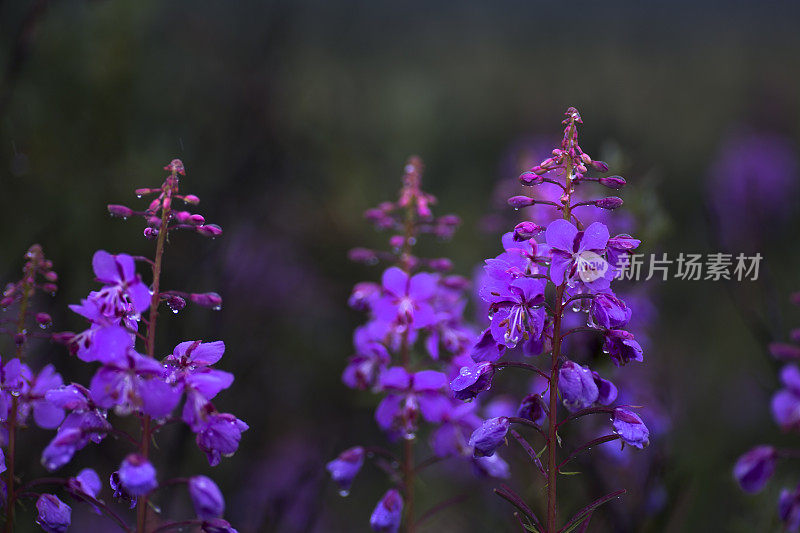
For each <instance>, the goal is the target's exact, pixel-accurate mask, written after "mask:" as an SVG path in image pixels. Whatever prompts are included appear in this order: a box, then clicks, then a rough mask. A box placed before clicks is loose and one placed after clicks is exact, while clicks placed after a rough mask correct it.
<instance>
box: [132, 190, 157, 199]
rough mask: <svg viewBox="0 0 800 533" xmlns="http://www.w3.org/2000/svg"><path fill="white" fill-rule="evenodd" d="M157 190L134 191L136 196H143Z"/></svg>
mask: <svg viewBox="0 0 800 533" xmlns="http://www.w3.org/2000/svg"><path fill="white" fill-rule="evenodd" d="M157 190H158V189H136V191H134V192H136V196H139V197H141V196H144V195H145V194H152V193H154V192H156V191H157Z"/></svg>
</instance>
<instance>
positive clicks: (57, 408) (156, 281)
mask: <svg viewBox="0 0 800 533" xmlns="http://www.w3.org/2000/svg"><path fill="white" fill-rule="evenodd" d="M165 170H167V171H168V172H169V174H168V176H167V177H166V179H165V180H164V182H163V184H162V185H161V186H160V187H157V188H148V189H139V190H137V191H136V194H137V196H139V197H142V196H144V195H156V198H155V199H154V200H152V201H151V203H150V205H149V207H148V208H147V209H146V210H145V211H142V212H137V211H134V210H133V209H130V208H128V207H125V206H121V205H110V206H108V210H109V212H110V213H111V214H112V215H114V216H120V217H123V218H127V217H131V216H141V217H143V218H144V219H145V220H146V223H147V227H146V228H145V230H144V235H145V237H146V238H148V239H151V240H155V242H156V251H155V258H154V259H153V260H150V259H147V258H145V257H133V256H130V255H127V254H124V253H121V254H110V253H108V252H105V251H102V250H101V251H98V252H96V253H95V254H94V257H93V259H92V267H93V269H94V274H95V277H96V279H97V281H98V282H99V283H100V284H101V287H100V288H99V290H96V291H92V292H91V293H89V295H88V297H87V298H85V299H84V300H83V301H82V302H81V303H80V304H78V305H72V306H70V308H71V309H72V310H73V311H75V312H76V313H78V314H79V315H81V316H82V317H84V318H85V319H87V320H88V322H89V327H88V329H86V330H85V331H82V332H80V333H77V334H75V333H71V332H62V333H56V334H53V335H52V338H53V339H54V340H56V341H59V342H61V343H64V344H66V345H67V346H68V347H69V351H70V353H71V354H73V355H75V356H76V357H78V358H79V359H80V360H82V361H85V362H87V363H93V364H98V365H99V366H98V368H97V370H96V372H95V374H94V377H93V378H92V379H91V382H90V384H89V386H88V387H86V386H83V385H81V384H78V383H71V384H67V385H65V384H64V383H63V380H62V378H61V376H59V375H58V374H57V373H56V372H55V370H54V369H53V367H52V366H51V365H48V366H46V367H45V368H44V369H43V370H42V371H41V372H40V373H39V374H38V376H37V375H34V374H33V373H32V372H31V371H30V370H29V369H28V368H27V367H26V366H25V365H24V364H23V363H21V362H20V360H19V358H17V359H12V360H9V361H7V362H6V363H5V365H3V367H2V372H0V377H2V391H1V392H0V419H2V420H3V421H4V425H6V426H7V427H8V435H9V438H8V441H9V446H8V450H9V454H10V455H11V457H12V458H13V453H14V433H15V432H14V425H15V423H16V425H23V424H25V423H26V419H27V417H28V413H30V412H33V418H34V420H35V422H36V423H37V424H38V425H39V426H41V427H44V428H47V429H56V434H55V436H54V437H53V439H52V440H51V441H50V443H49V444H48V445H47V447H46V448H45V449H44V450H43V452H42V456H41V462H42V465H43V466H44V467H45V468H46V469H47V470H48V471H51V472H52V471H56V470H58V469H60V468H62V467H64V466H65V465H67V464H68V463H70V462H71V461H72V460H73V458H74V457H75V455H76V453H77V452H79V451H80V450H81V449H82V448H84V447H86V446H87V445H89V444H90V443H100V442H101V441H103V439H104V438H105V437H106V436H108V435H113V436H114V437H119V438H121V440H124V441H128V442H129V443H130V444H131V445H132V450H131V452H130V453H128V454H127V455H126V456H125V457H124V458H122V460H121V462H120V465H119V468H118V470H116V471H114V472H112V473H111V474H110V477H109V486H110V488H111V489H112V490H113V493H114V497H115V498H116V499H117V500H122V501H125V502H128V504H129V506H130V508H131V509H133V508H134V507H136V508H137V510H136V526H135V531H137V533H143V532H145V531H154V530H156V529H158V530H159V531H161V530H167V529H173V528H177V527H183V526H196V527H199V528H200V529H201V530H202V531H204V532H206V533H212V532H213V533H224V532H229V533H232V532H235V529H233V527H232V526H231V525H230V524H229V523H228V522H227V521H225V520H224V519H223V518H222V516H223V514H224V511H225V502H224V499H223V497H222V494H221V492H220V490H219V488H218V487H217V486H216V484H215V483H214V482H213V481H212V480H211V479H210V478H208V477H206V476H202V475H198V476H193V477H189V478H178V479H174V480H164V481H161V482H160V481H159V479H158V472H157V470H156V467H155V466H154V464H153V462H151V444H152V443H153V442H155V437H156V436H157V434H158V432H159V431H160V430H161V429H162V428H163V427H165V426H166V425H168V424H172V423H175V422H183V423H184V424H186V425H187V426H188V427H189V429H190V430H191V431H192V432H193V433H194V434H195V437H196V442H197V446H198V447H199V448H200V450H201V451H202V452H204V453H205V455H206V457H207V459H208V462H209V464H210V465H211V466H216V465H217V464H219V462H220V460H221V457H222V456H230V455H232V454H233V453H234V452H236V450H237V449H238V446H239V441H240V439H241V434H242V432H243V431H245V430H247V429H248V426H247V424H245V423H244V422H243V421H241V420H239V419H238V418H236V416H234V415H232V414H230V413H223V412H219V411H218V410H217V409H216V407H215V406H214V403H213V400H214V398H215V397H216V396H217V394H219V393H220V392H221V391H223V390H225V389H227V388H228V387H230V386H231V384H232V383H233V375H232V374H230V373H228V372H225V371H222V370H218V369H216V368H213V365H215V364H216V363H218V362H219V360H220V359H221V358H222V355H223V353H224V351H225V345H224V343H223V342H222V341H214V342H203V341H201V340H194V341H186V342H181V343H179V344H178V345H177V346H176V347H175V349H174V350H173V351H172V353H171V354H170V355H168V356H166V357H165V358H163V359H158V358H156V344H155V340H156V337H155V331H156V323H157V319H158V308H159V306H160V305H161V303H165V304H166V305H167V306H168V307H169V308H170V309H171V310H172V311H173V312H175V313H177V312H178V311H180V310H181V309H183V308H184V307H185V306H186V305H187V302H192V303H194V304H196V305H199V306H202V307H208V308H212V309H219V308H220V307H221V303H222V300H221V298H220V296H219V295H218V294H216V293H213V292H210V293H185V292H180V291H172V290H163V289H161V288H160V278H161V273H162V267H163V259H164V251H165V248H166V243H167V235H168V234H169V233H170V232H171V231H173V230H178V229H185V230H190V231H193V232H196V233H198V234H200V235H203V236H207V237H212V238H213V237H216V236H218V235H220V234H221V233H222V230H221V229H220V228H219V226H216V225H213V224H206V223H205V220H204V218H203V217H202V216H201V215H199V214H192V213H190V212H188V211H183V210H178V209H176V208H175V206H174V204H175V203H176V202H178V201H181V202H183V203H184V204H187V205H193V204H197V203H198V202H199V198H197V197H196V196H194V195H181V194H180V192H179V176H183V175H185V171H184V167H183V164H182V163H181V161H180V160H177V159H176V160H173V161H172V162H171V163H170V164H169V165H167V166H166V167H165ZM28 257H29V262H28V263H27V264H26V267H25V274H26V277H25V278H23V281H22V282H21V285H20V284H17V285H12V286H9V287H8V288H7V290H6V292H5V295H4V300H3V301H2V304H3V305H4V306H6V307H7V306H8V305H11V304H13V303H14V302H15V301H16V300H17V299H21V300H22V303H21V304H20V307H21V312H20V317H21V318H20V322H19V324H20V325H19V328H18V332H17V337H18V338H19V341H18V343H17V344H18V346H19V350H21V348H22V346H23V345H24V342H25V330H24V329H23V326H22V318H24V316H25V306H26V302H27V300H28V298H29V296H30V293H31V291H32V290H33V289H34V288H40V287H39V285H36V284H35V279H34V278H35V275H36V274H41V275H42V276H43V277H44V278H45V280H46V281H47V283H46V285H48V286H47V287H45V286H42V287H41V288H44V289H45V290H48V289H49V286H50V285H52V284H53V283H54V282H55V280H56V276H55V274H54V273H52V271H50V266H51V265H49V262H47V261H45V260H44V259H43V256H42V255H41V249H40V248H36V247H34V248H31V251H30V252H29V254H28ZM137 261H138V262H144V263H146V264H148V265H149V266H150V269H151V270H152V283H151V284H147V283H146V282H145V281H143V279H142V277H141V276H140V275H139V274H138V273H137V271H136V263H137ZM49 290H50V291H52V290H55V288H54V285H53V288H50V289H49ZM36 321H37V322H38V323H39V324H42V325H47V324H49V317H47V316H45V315H41V314H39V315H36ZM142 326H143V327H142ZM20 335H21V337H20ZM137 343H139V344H140V346H141V347H140V348H138V349H137ZM182 400H183V407H182V410H181V414H180V416H174V415H173V413H174V411H175V410H176V409H177V408H178V406H179V404H180V403H181V401H182ZM112 412H113V413H114V414H115V415H116V417H120V418H121V417H126V416H130V415H133V416H135V417H137V418H138V419H139V421H140V425H141V431H140V433H139V435H138V436H134V435H133V434H131V433H129V432H127V431H126V430H125V429H122V428H123V427H126V425H121V424H117V425H116V427H115V423H116V422H118V420H116V419H115V418H114V417H110V416H109V415H110V413H112ZM9 454H7V455H9ZM12 464H13V463H12ZM7 480H8V481H7V492H8V497H7V502H8V507H7V512H6V520H7V523H8V524H13V511H14V505H15V504H16V502H17V500H18V499H19V498H21V497H23V495H24V496H25V497H27V496H29V495H31V494H34V495H37V494H38V493H36V492H33V491H32V490H31V488H32V487H34V486H36V487H37V488H38V487H39V486H43V485H53V486H60V487H62V488H63V489H64V490H65V491H66V493H67V494H69V495H70V496H72V497H73V499H75V500H77V501H83V502H86V503H88V504H89V505H90V506H91V507H92V508H93V509H94V510H95V511H96V512H98V514H101V513H104V514H106V515H107V516H108V517H109V518H111V519H112V520H113V521H114V522H115V523H116V524H117V526H118V527H119V529H121V530H122V531H134V528H132V527H131V526H129V525H128V524H127V522H126V520H125V518H124V517H123V515H121V514H119V513H118V512H116V511H115V510H114V509H112V508H111V507H110V506H109V505H107V504H106V503H105V502H104V501H103V500H101V499H100V498H99V494H100V491H101V489H102V486H103V484H102V482H101V478H100V476H99V475H98V474H97V473H96V472H95V471H94V470H92V469H89V468H86V469H83V470H81V471H80V473H79V474H77V475H76V476H75V477H67V478H56V477H47V478H42V479H39V480H33V481H31V482H29V483H28V484H26V485H25V486H23V487H21V489H20V492H17V491H15V490H14V489H15V487H14V484H15V480H14V473H13V467H10V468H9V475H8V477H7ZM176 484H185V485H186V486H187V488H188V492H189V495H190V497H191V500H192V503H193V505H194V510H195V517H194V518H191V519H186V520H181V521H179V522H174V521H168V520H165V519H162V518H161V517H160V516H159V511H157V507H155V506H152V505H151V504H149V500H150V499H151V497H153V496H154V492H155V491H156V490H158V489H159V488H162V487H166V486H172V485H176ZM36 508H37V510H38V520H37V523H38V524H39V525H40V526H41V527H42V529H44V530H45V531H48V532H61V531H66V530H67V528H68V527H69V524H70V519H71V508H70V506H69V505H67V504H66V503H64V502H63V501H61V500H60V499H59V498H58V496H56V495H55V494H49V493H41V494H38V500H37V503H36Z"/></svg>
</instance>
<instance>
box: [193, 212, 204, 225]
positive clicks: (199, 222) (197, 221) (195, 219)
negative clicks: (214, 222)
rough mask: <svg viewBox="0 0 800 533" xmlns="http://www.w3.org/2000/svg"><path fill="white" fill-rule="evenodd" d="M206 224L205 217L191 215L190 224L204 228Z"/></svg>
mask: <svg viewBox="0 0 800 533" xmlns="http://www.w3.org/2000/svg"><path fill="white" fill-rule="evenodd" d="M205 223H206V219H205V217H203V215H198V214H194V215H190V216H189V224H194V225H196V226H202V225H203V224H205Z"/></svg>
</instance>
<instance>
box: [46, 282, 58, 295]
mask: <svg viewBox="0 0 800 533" xmlns="http://www.w3.org/2000/svg"><path fill="white" fill-rule="evenodd" d="M42 290H43V291H44V292H49V293H53V292H56V291H57V290H58V285H56V284H55V283H44V284H42Z"/></svg>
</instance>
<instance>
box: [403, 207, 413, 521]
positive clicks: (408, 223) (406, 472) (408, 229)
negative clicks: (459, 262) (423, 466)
mask: <svg viewBox="0 0 800 533" xmlns="http://www.w3.org/2000/svg"><path fill="white" fill-rule="evenodd" d="M415 203H416V202H415V199H413V198H412V199H411V201H410V202H409V203H408V206H407V207H406V217H405V224H404V229H405V235H404V238H403V250H402V253H401V256H400V268H402V269H403V270H404V271H405V272H406V274H408V275H409V276H411V261H410V256H411V248H412V247H413V246H414V244H413V243H414V233H415V217H414V205H415ZM409 329H410V326H409V325H407V326H406V328H405V330H404V331H403V337H402V341H401V344H400V360H401V363H402V365H403V368H404V369H405V370H406V372H410V370H411V354H410V347H409V342H408V333H409ZM401 468H402V472H403V487H404V488H405V491H404V493H405V494H404V496H405V505H404V512H403V514H404V517H403V526H404V529H403V531H405V533H413V532H414V474H415V473H416V467H415V465H414V440H413V439H409V438H405V436H404V438H403V460H402V462H401Z"/></svg>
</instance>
